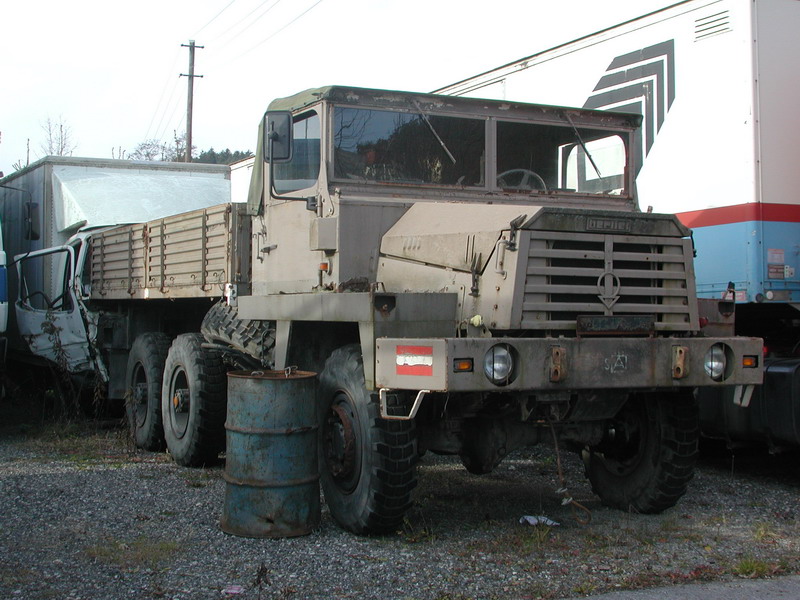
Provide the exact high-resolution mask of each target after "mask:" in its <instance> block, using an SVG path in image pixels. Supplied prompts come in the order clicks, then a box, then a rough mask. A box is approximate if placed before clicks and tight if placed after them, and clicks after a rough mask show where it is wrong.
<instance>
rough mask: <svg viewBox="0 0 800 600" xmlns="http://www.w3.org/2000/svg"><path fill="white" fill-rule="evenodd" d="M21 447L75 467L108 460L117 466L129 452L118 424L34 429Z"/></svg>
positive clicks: (64, 424) (123, 430)
mask: <svg viewBox="0 0 800 600" xmlns="http://www.w3.org/2000/svg"><path fill="white" fill-rule="evenodd" d="M23 446H26V447H28V448H29V449H31V450H33V451H36V452H37V453H40V454H45V455H50V456H52V455H57V456H63V457H66V458H67V459H68V460H70V461H74V462H78V463H81V462H96V461H99V460H107V459H109V458H114V459H115V460H117V462H119V457H120V455H124V454H127V453H129V452H130V451H131V446H130V444H129V440H128V432H127V429H126V428H124V427H123V426H122V424H121V422H119V421H113V422H106V423H98V422H88V421H72V422H70V421H62V422H57V423H51V424H48V425H44V426H41V427H33V428H30V429H29V430H28V431H27V432H26V440H25V442H24V443H23Z"/></svg>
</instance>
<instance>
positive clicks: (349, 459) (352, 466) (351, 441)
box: [325, 404, 356, 480]
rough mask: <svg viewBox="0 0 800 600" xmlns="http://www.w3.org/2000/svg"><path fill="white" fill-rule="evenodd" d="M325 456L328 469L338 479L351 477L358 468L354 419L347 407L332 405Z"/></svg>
mask: <svg viewBox="0 0 800 600" xmlns="http://www.w3.org/2000/svg"><path fill="white" fill-rule="evenodd" d="M325 458H326V461H327V463H328V470H329V471H330V473H331V475H333V478H334V479H336V480H347V479H350V478H351V477H352V476H353V474H354V473H355V470H356V439H355V433H354V429H353V421H352V419H351V417H350V414H349V413H348V411H347V410H346V408H345V407H344V406H342V405H340V404H334V405H333V406H331V415H330V416H329V417H328V431H327V434H326V439H325Z"/></svg>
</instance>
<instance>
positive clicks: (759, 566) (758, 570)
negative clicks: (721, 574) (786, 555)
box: [733, 557, 772, 579]
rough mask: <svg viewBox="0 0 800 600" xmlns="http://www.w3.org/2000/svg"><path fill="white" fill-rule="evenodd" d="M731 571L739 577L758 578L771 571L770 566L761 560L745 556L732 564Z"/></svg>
mask: <svg viewBox="0 0 800 600" xmlns="http://www.w3.org/2000/svg"><path fill="white" fill-rule="evenodd" d="M733 573H734V574H735V575H738V576H739V577H747V578H748V579H760V578H761V577H766V576H767V575H769V574H770V573H772V568H771V567H770V565H769V564H768V563H767V562H765V561H763V560H760V559H757V558H752V557H745V558H743V559H741V560H740V561H739V562H738V563H736V564H735V565H734V566H733Z"/></svg>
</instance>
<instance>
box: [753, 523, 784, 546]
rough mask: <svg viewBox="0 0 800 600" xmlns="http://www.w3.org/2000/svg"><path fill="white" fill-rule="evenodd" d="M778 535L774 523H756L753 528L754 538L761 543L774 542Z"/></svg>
mask: <svg viewBox="0 0 800 600" xmlns="http://www.w3.org/2000/svg"><path fill="white" fill-rule="evenodd" d="M777 537H778V534H777V532H776V531H775V527H774V526H773V525H772V523H764V522H762V523H756V526H755V527H754V528H753V538H754V539H755V540H756V541H757V542H760V543H762V544H763V543H768V542H774V541H775V538H777Z"/></svg>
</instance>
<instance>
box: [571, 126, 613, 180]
mask: <svg viewBox="0 0 800 600" xmlns="http://www.w3.org/2000/svg"><path fill="white" fill-rule="evenodd" d="M564 116H565V117H567V121H569V124H570V125H572V131H574V132H575V138H576V139H577V140H578V144H580V147H581V148H582V149H583V151H584V152H585V153H586V157H587V158H588V159H589V162H590V163H592V168H593V169H594V172H595V173H597V177H598V178H599V179H602V178H603V176H602V175H601V174H600V169H598V168H597V164H595V162H594V159H593V158H592V155H591V154H590V153H589V149H588V148H586V144H584V143H583V138H582V137H581V134H580V132H579V131H578V128H577V127H575V123H573V122H572V117H570V116H569V113H568V112H565V113H564Z"/></svg>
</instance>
